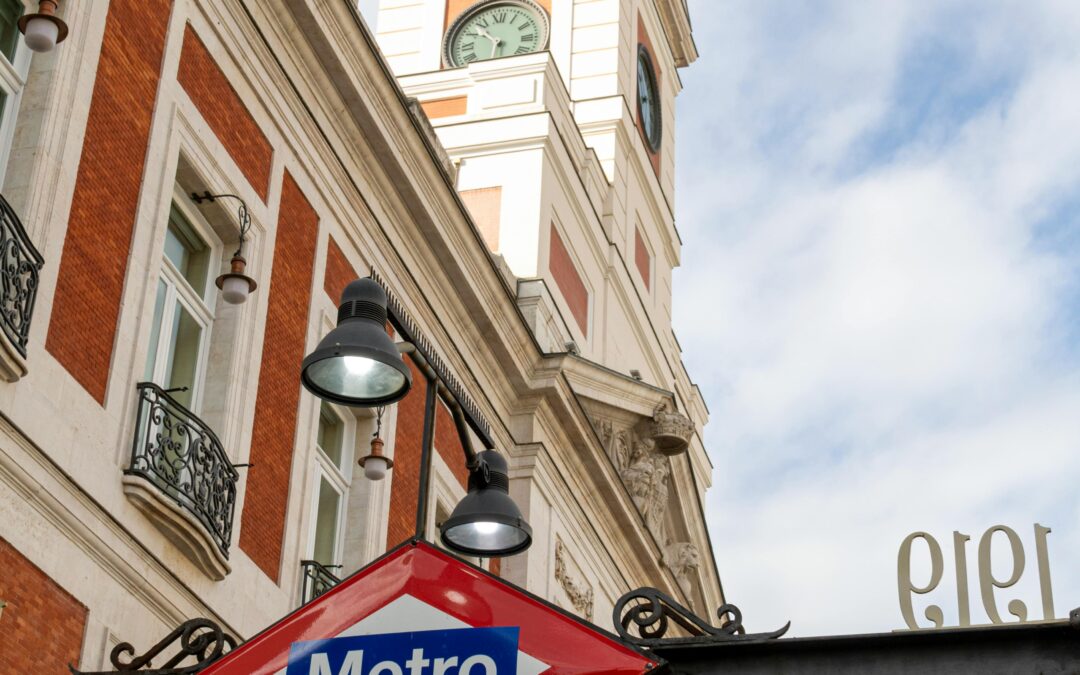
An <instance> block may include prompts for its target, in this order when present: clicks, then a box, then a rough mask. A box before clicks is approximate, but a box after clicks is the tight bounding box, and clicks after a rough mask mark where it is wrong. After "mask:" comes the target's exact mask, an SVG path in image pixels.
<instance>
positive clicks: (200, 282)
mask: <svg viewBox="0 0 1080 675" xmlns="http://www.w3.org/2000/svg"><path fill="white" fill-rule="evenodd" d="M165 257H166V258H168V259H169V261H170V262H172V264H173V265H175V266H176V269H177V270H179V271H180V274H181V275H182V276H183V277H184V279H185V280H187V282H188V283H189V284H190V285H191V288H192V290H194V291H195V294H196V295H198V296H199V297H200V298H201V297H203V293H205V292H206V273H207V270H208V269H209V266H210V247H209V246H207V245H206V242H204V241H203V240H202V239H201V238H199V235H197V234H195V228H193V227H192V226H191V223H189V222H188V221H187V219H186V218H184V216H183V214H181V213H180V211H178V210H177V209H176V207H175V206H174V207H173V209H172V212H171V213H170V214H169V229H168V231H167V232H166V233H165Z"/></svg>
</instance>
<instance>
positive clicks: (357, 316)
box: [300, 279, 412, 407]
mask: <svg viewBox="0 0 1080 675" xmlns="http://www.w3.org/2000/svg"><path fill="white" fill-rule="evenodd" d="M300 381H301V382H303V384H304V387H306V388H307V390H308V391H310V392H311V393H313V394H315V395H316V396H318V397H319V398H321V399H323V400H325V401H330V402H332V403H337V404H340V405H345V406H354V407H372V406H379V405H386V404H387V403H393V402H394V401H397V400H400V399H402V398H404V396H405V394H407V393H409V387H411V386H412V372H411V371H410V370H409V367H408V366H406V365H405V361H404V360H403V359H402V358H401V354H400V353H399V352H398V350H397V346H395V345H394V341H393V340H392V339H391V338H390V336H389V335H387V334H386V293H385V292H384V291H383V289H382V288H381V287H380V286H379V284H377V283H375V282H374V281H372V280H371V279H357V280H356V281H354V282H352V283H350V284H349V285H348V286H346V287H345V291H344V292H343V293H342V294H341V305H339V307H338V325H337V328H335V329H334V330H332V331H330V332H329V333H328V334H327V335H326V337H324V338H323V339H322V341H321V342H319V346H318V347H316V348H315V351H313V352H311V353H310V354H308V355H307V357H305V358H304V362H303V365H302V367H301V372H300Z"/></svg>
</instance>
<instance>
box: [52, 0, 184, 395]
mask: <svg viewBox="0 0 1080 675" xmlns="http://www.w3.org/2000/svg"><path fill="white" fill-rule="evenodd" d="M171 9H172V0H112V2H111V3H109V13H108V15H107V17H106V20H105V37H104V41H103V43H102V45H101V57H100V60H99V62H98V70H97V78H96V79H95V81H94V93H93V96H92V98H91V99H90V112H89V116H88V118H87V122H86V136H85V138H84V140H83V149H82V157H81V159H80V161H79V171H78V174H77V177H76V179H75V193H74V196H73V199H72V205H71V214H70V216H69V218H68V227H67V235H66V238H65V239H64V248H63V253H62V254H61V257H60V263H59V264H60V269H59V272H58V273H57V274H58V276H57V282H56V295H55V298H54V299H53V311H52V320H51V323H50V324H49V333H48V337H47V338H46V340H45V348H46V349H47V350H48V351H49V353H50V354H52V355H53V356H54V357H55V358H56V359H57V361H59V362H60V364H61V365H62V366H63V367H64V368H66V369H67V370H68V372H70V373H71V375H72V377H74V378H75V379H76V380H77V381H78V382H79V384H81V385H82V386H83V388H84V389H86V391H87V392H88V393H89V394H90V395H91V396H93V397H94V398H95V399H96V400H97V401H98V403H101V404H102V405H104V403H105V388H106V386H107V384H108V380H109V367H110V364H111V362H112V354H113V343H114V342H115V340H116V330H117V320H118V319H119V316H120V297H121V294H122V293H123V289H124V276H125V273H126V271H127V266H128V254H129V252H130V248H131V234H132V230H133V228H134V226H135V209H136V207H137V205H138V201H139V192H140V190H141V189H142V181H143V170H144V168H145V165H146V149H147V145H148V143H149V140H150V123H151V119H152V117H153V112H154V102H155V99H156V98H157V89H158V81H159V80H160V76H161V61H162V57H163V55H164V50H165V33H166V29H167V27H168V23H169V13H170V11H171Z"/></svg>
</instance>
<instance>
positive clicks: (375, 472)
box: [364, 456, 386, 480]
mask: <svg viewBox="0 0 1080 675" xmlns="http://www.w3.org/2000/svg"><path fill="white" fill-rule="evenodd" d="M364 477H365V478H367V479H368V480H382V479H383V478H386V458H385V457H378V456H371V457H368V458H367V459H365V460H364Z"/></svg>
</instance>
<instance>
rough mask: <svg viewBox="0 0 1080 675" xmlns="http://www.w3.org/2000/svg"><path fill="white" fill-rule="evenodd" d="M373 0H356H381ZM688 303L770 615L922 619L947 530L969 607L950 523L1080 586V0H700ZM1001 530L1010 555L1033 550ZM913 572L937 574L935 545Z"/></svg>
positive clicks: (728, 489)
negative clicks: (1044, 550)
mask: <svg viewBox="0 0 1080 675" xmlns="http://www.w3.org/2000/svg"><path fill="white" fill-rule="evenodd" d="M375 4H376V1H375V0H360V5H361V9H362V10H364V12H365V15H366V16H368V17H369V19H372V18H373V14H372V12H371V8H373V7H374V5H375ZM689 4H690V10H691V14H692V18H693V25H694V34H695V38H696V40H697V43H698V46H699V49H700V52H701V58H700V59H699V60H698V61H697V62H696V63H695V64H693V65H692V66H691V67H690V68H687V69H684V70H683V71H682V73H681V76H682V81H683V84H684V91H683V92H682V93H681V94H680V96H679V98H678V101H677V117H678V125H677V130H676V134H675V137H676V143H677V146H676V148H677V150H676V158H677V159H676V162H677V195H676V218H677V221H678V227H679V230H680V233H681V235H682V238H683V240H684V247H683V260H682V268H681V269H679V270H677V271H676V275H675V298H674V314H675V326H676V330H677V333H678V336H679V340H680V342H681V344H682V345H683V348H684V354H683V356H684V359H685V360H686V362H687V366H688V369H689V371H690V373H691V374H692V376H693V377H694V379H695V380H696V381H697V382H698V384H699V385H700V386H701V388H702V391H703V393H704V395H705V398H706V401H707V402H708V405H709V408H710V410H711V413H712V419H711V422H710V424H709V426H708V428H707V430H706V445H707V447H708V448H709V450H710V453H711V456H712V458H713V462H714V464H715V466H716V470H715V473H714V477H713V478H714V487H713V489H712V491H711V492H710V495H709V499H708V503H707V512H708V518H709V524H710V530H711V532H712V537H713V542H714V547H715V552H716V557H717V562H718V566H719V569H720V573H721V577H722V580H723V584H724V589H725V591H726V593H727V599H728V601H729V602H734V603H735V604H737V605H739V606H740V608H741V609H742V611H743V616H744V619H745V623H746V625H747V627H748V629H749V630H751V631H760V630H771V629H773V628H776V627H778V626H780V625H782V624H783V623H784V622H785V621H787V620H789V619H790V620H791V621H792V623H793V627H792V632H791V634H793V635H815V634H835V633H862V632H872V631H889V630H893V629H896V628H901V627H903V625H904V623H903V620H902V618H901V615H900V610H899V605H898V601H897V590H896V589H897V587H896V564H897V550H898V548H899V546H900V542H901V541H902V539H903V538H904V537H905V536H906V535H907V534H909V533H911V532H914V531H916V530H923V531H926V532H929V533H930V534H932V535H933V536H934V537H935V538H936V539H937V540H938V541H939V542H940V544H941V546H942V549H943V554H944V558H945V569H944V575H943V578H942V581H941V583H940V585H939V587H938V588H937V589H936V590H935V591H933V592H932V593H930V594H928V595H925V596H920V597H918V598H916V599H915V601H914V604H915V607H916V615H917V616H918V617H919V618H920V619H921V623H922V625H927V622H926V621H925V619H923V618H922V610H923V609H924V608H925V607H926V606H927V605H928V604H936V605H938V606H940V607H941V608H942V609H943V611H944V614H945V622H946V624H947V625H955V623H956V621H957V607H956V589H955V581H954V579H955V572H954V568H953V563H952V560H953V549H952V532H953V531H954V530H958V531H960V532H963V533H966V534H969V535H971V538H972V540H971V542H970V544H969V545H968V549H967V558H968V567H969V570H968V576H969V580H970V581H969V584H970V597H971V615H972V619H973V621H974V622H985V621H986V616H985V614H984V612H983V610H982V606H981V602H980V595H979V586H978V576H977V571H976V569H975V561H976V559H977V548H978V542H979V538H980V536H981V535H982V533H983V532H984V531H985V530H986V529H987V528H989V527H991V526H993V525H996V524H1005V525H1009V526H1011V527H1013V528H1014V529H1015V530H1016V531H1017V532H1018V534H1019V535H1020V537H1021V539H1022V541H1023V544H1024V548H1025V553H1026V557H1027V560H1026V562H1027V565H1026V568H1025V571H1024V574H1023V576H1022V577H1021V580H1020V582H1019V583H1018V584H1017V585H1016V586H1014V587H1012V588H1009V589H1005V590H999V591H997V598H998V600H997V605H998V607H999V608H1001V611H1002V612H1003V613H1005V610H1004V608H1005V607H1006V606H1007V605H1008V602H1009V601H1010V600H1013V599H1020V600H1022V601H1024V602H1025V604H1026V605H1027V607H1028V611H1029V614H1030V615H1031V618H1036V619H1037V618H1041V605H1040V602H1039V592H1038V586H1037V573H1036V561H1035V551H1034V537H1033V532H1032V526H1033V525H1034V524H1035V523H1036V522H1038V523H1040V524H1042V525H1046V526H1049V527H1051V528H1052V529H1053V532H1052V534H1050V536H1049V550H1050V563H1051V574H1052V579H1053V588H1054V598H1055V606H1056V614H1057V616H1059V617H1061V616H1066V615H1067V613H1068V611H1069V609H1071V608H1074V607H1077V606H1080V577H1078V575H1076V573H1075V572H1074V571H1073V570H1075V569H1077V566H1078V562H1080V491H1078V490H1077V489H1076V487H1075V486H1076V484H1077V481H1078V479H1080V2H1076V1H1075V0H1061V1H1059V2H1053V1H1049V0H1027V1H1023V2H1020V1H1011V0H993V1H992V2H988V1H986V0H971V1H968V2H963V1H960V0H874V1H873V2H866V1H864V0H846V1H844V2H839V1H828V0H812V1H811V0H803V1H799V0H689ZM1007 550H1008V547H1007V544H1006V543H1005V541H1004V539H1003V538H999V539H997V540H995V542H994V556H993V561H994V573H995V574H996V575H997V576H998V578H1006V577H1007V576H1008V573H1009V571H1010V567H1009V566H1010V564H1011V561H1010V559H1009V557H1008V555H1007ZM913 568H914V570H915V576H916V579H915V581H916V582H917V583H924V582H925V581H926V578H927V576H928V571H927V570H928V567H927V564H926V554H925V551H924V550H923V549H920V548H918V547H917V548H916V554H915V556H914V563H913Z"/></svg>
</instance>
